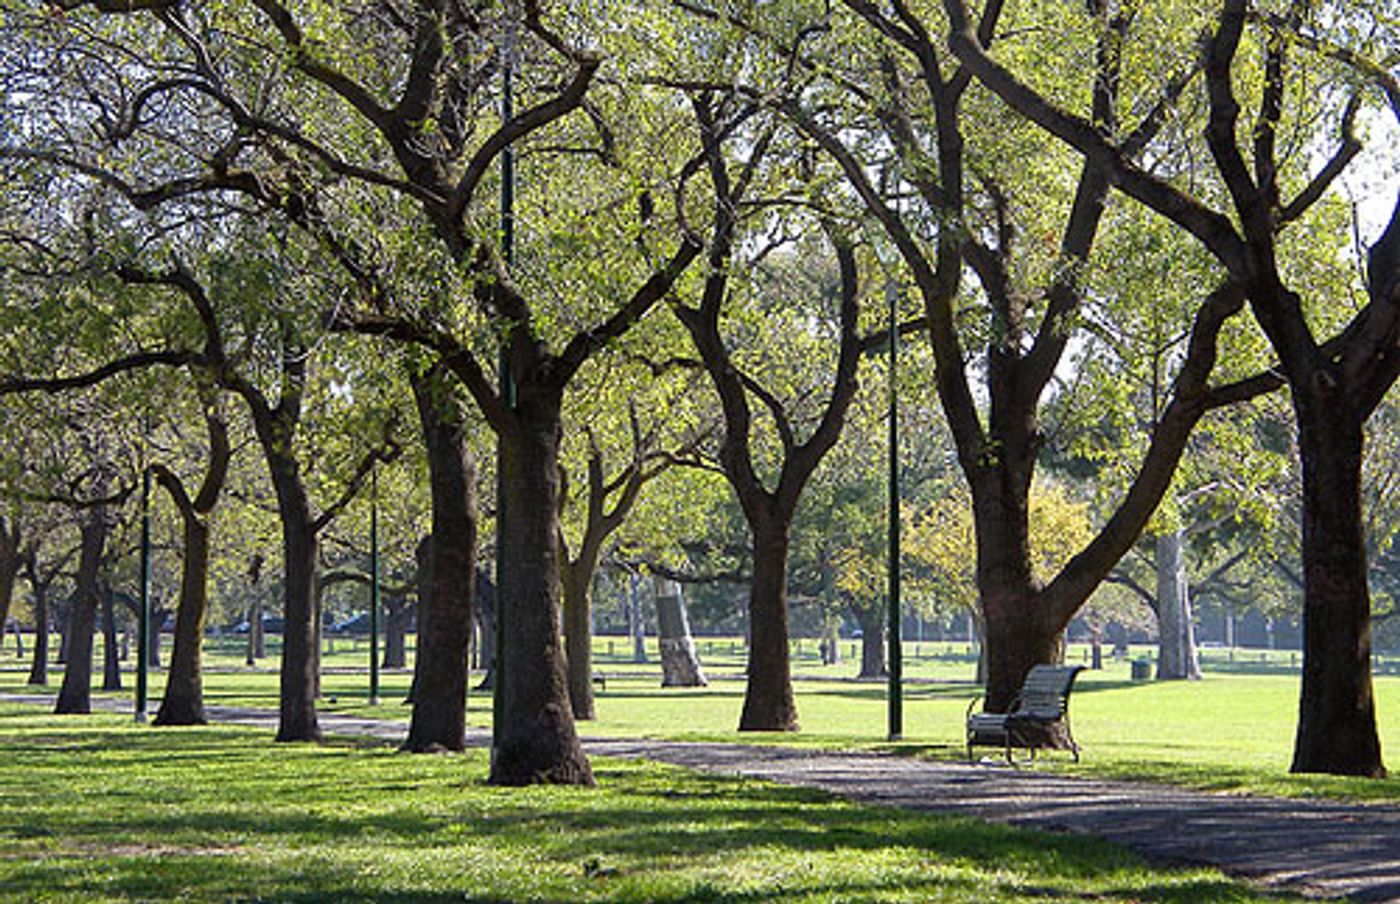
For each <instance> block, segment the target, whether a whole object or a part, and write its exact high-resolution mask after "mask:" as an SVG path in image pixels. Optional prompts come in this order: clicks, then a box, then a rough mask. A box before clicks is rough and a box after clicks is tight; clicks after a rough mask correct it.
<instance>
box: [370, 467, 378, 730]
mask: <svg viewBox="0 0 1400 904" xmlns="http://www.w3.org/2000/svg"><path fill="white" fill-rule="evenodd" d="M369 481H370V490H369V705H370V706H378V705H379V465H378V464H377V463H376V464H375V465H374V469H373V470H372V471H370V475H369Z"/></svg>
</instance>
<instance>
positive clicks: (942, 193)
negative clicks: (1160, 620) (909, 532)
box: [782, 0, 1242, 712]
mask: <svg viewBox="0 0 1400 904" xmlns="http://www.w3.org/2000/svg"><path fill="white" fill-rule="evenodd" d="M846 6H847V8H848V9H849V10H850V12H851V13H852V14H853V15H854V17H855V18H856V19H857V20H858V21H859V22H861V23H863V27H864V28H865V29H866V30H864V31H862V32H861V33H862V34H873V35H874V36H875V37H876V40H875V41H873V42H872V43H871V45H870V47H871V51H870V53H869V54H868V55H865V56H862V55H859V52H858V50H859V48H858V47H857V46H855V45H852V44H851V43H850V42H841V41H838V42H837V43H836V45H835V47H834V48H832V50H831V52H830V54H829V55H828V56H825V57H820V58H819V57H816V56H815V52H814V55H813V57H812V58H811V61H810V62H808V65H811V66H812V67H813V68H814V69H815V70H817V71H819V72H820V71H823V70H822V66H839V67H840V68H839V69H837V70H836V72H835V73H834V74H833V77H832V78H831V79H830V81H829V83H824V84H825V89H824V90H823V91H820V92H816V91H814V92H812V96H811V97H810V98H798V97H792V98H788V99H786V100H785V101H784V103H783V104H782V109H783V110H784V112H785V113H786V114H787V115H788V116H789V117H791V119H792V120H793V122H794V123H796V124H797V126H798V128H800V129H801V130H802V132H803V133H804V134H805V135H807V136H808V137H809V138H810V140H811V141H812V142H814V143H815V144H816V145H817V146H818V147H820V148H821V149H822V150H823V151H824V152H825V153H826V154H827V155H829V156H830V157H831V158H832V159H833V160H834V161H836V163H837V164H838V165H839V166H840V168H841V170H842V172H843V174H844V176H845V179H846V181H847V183H848V184H849V185H850V188H851V190H852V191H853V192H854V194H855V195H856V197H857V198H858V199H859V201H860V203H861V204H862V205H863V206H864V207H865V208H866V210H867V211H868V212H869V215H870V217H871V218H872V219H873V220H874V221H875V222H876V223H877V224H878V225H879V227H880V229H881V231H882V232H883V233H884V234H885V236H886V237H887V239H886V241H887V242H888V244H889V245H892V246H893V248H894V250H895V251H897V252H898V256H899V258H900V260H901V261H902V265H903V267H904V268H905V270H906V273H907V279H908V280H909V281H910V283H911V284H912V286H913V288H914V290H915V292H916V293H917V294H918V295H919V296H920V298H921V300H922V301H923V306H924V311H925V320H926V323H927V328H928V331H929V335H930V341H931V345H932V349H933V354H934V359H935V369H936V380H937V386H938V391H939V396H940V400H941V404H942V408H943V411H944V414H945V416H946V418H947V421H948V424H949V427H950V429H951V432H952V434H953V437H954V442H955V445H956V448H957V454H958V461H959V464H960V466H961V467H962V470H963V473H964V475H965V477H966V480H967V482H968V485H969V488H970V490H971V497H972V503H973V509H974V529H975V532H976V536H977V557H976V561H977V587H978V591H979V605H980V607H981V609H982V612H983V617H984V619H985V630H986V634H987V639H986V640H987V642H986V652H987V656H988V668H989V672H988V688H987V691H988V692H987V700H986V706H987V708H988V709H989V710H990V711H994V712H999V711H1004V710H1005V708H1006V707H1007V706H1008V705H1009V704H1010V702H1011V700H1012V698H1013V697H1014V695H1015V693H1016V691H1017V689H1018V688H1019V687H1020V686H1021V683H1022V679H1023V677H1024V675H1025V674H1026V672H1027V671H1028V670H1029V668H1030V667H1031V666H1033V665H1035V664H1036V663H1040V662H1050V661H1054V660H1056V659H1057V658H1058V657H1059V656H1060V654H1061V647H1062V635H1063V631H1064V628H1065V626H1066V625H1067V624H1068V622H1069V620H1070V619H1071V618H1072V617H1073V616H1074V614H1075V613H1076V612H1077V611H1078V609H1079V608H1080V607H1081V606H1082V605H1083V604H1084V603H1085V601H1086V600H1087V599H1088V598H1089V596H1090V595H1091V593H1092V592H1093V590H1094V588H1095V587H1096V586H1097V585H1098V583H1099V582H1100V581H1101V580H1102V578H1103V577H1104V575H1106V574H1107V573H1108V571H1109V570H1110V569H1111V568H1112V565H1113V564H1114V563H1115V562H1116V561H1117V560H1118V559H1119V558H1120V557H1121V556H1122V554H1123V553H1124V552H1125V551H1126V550H1127V549H1128V548H1129V547H1130V546H1131V543H1132V540H1133V539H1134V538H1135V537H1136V536H1137V534H1138V532H1139V531H1140V529H1141V527H1142V526H1143V525H1144V524H1145V523H1146V522H1147V520H1148V518H1149V517H1150V515H1151V513H1152V510H1153V508H1154V507H1155V505H1156V503H1157V500H1158V499H1159V498H1160V497H1161V494H1162V493H1163V492H1164V491H1165V490H1166V488H1167V486H1168V485H1169V483H1170V479H1171V475H1172V472H1173V469H1174V467H1175V464H1176V461H1177V460H1178V458H1179V456H1180V454H1181V451H1182V449H1183V447H1184V445H1185V441H1186V438H1187V436H1189V434H1190V431H1191V429H1192V427H1193V426H1194V425H1195V423H1196V421H1197V420H1198V419H1199V418H1200V416H1201V415H1202V414H1203V413H1204V412H1205V411H1207V410H1209V409H1211V408H1213V407H1217V406H1220V405H1224V404H1227V403H1229V402H1230V401H1233V400H1234V399H1235V398H1236V397H1237V396H1238V394H1239V390H1238V388H1236V387H1213V386H1211V385H1210V375H1211V370H1212V367H1213V365H1214V360H1215V357H1216V340H1217V337H1218V335H1219V333H1220V330H1221V328H1222V325H1223V324H1224V322H1225V321H1226V320H1227V319H1228V318H1229V317H1230V316H1231V315H1233V314H1234V313H1235V312H1237V311H1238V310H1239V309H1240V307H1241V305H1242V293H1241V292H1240V290H1239V289H1238V287H1236V286H1233V285H1221V286H1219V287H1218V288H1217V289H1216V290H1215V291H1213V292H1212V293H1211V294H1210V296H1209V298H1208V299H1207V301H1206V302H1205V303H1203V304H1201V305H1200V306H1199V308H1198V309H1197V312H1198V313H1197V317H1196V319H1195V324H1194V327H1193V334H1192V336H1191V339H1190V341H1189V343H1188V346H1187V349H1188V351H1187V354H1186V355H1185V356H1184V357H1183V360H1182V361H1181V362H1180V364H1179V366H1178V368H1177V376H1176V380H1175V382H1174V389H1173V395H1172V399H1171V401H1170V403H1168V404H1167V405H1166V406H1165V407H1164V410H1163V413H1162V416H1161V417H1160V418H1159V419H1158V420H1157V422H1156V423H1155V424H1154V425H1153V430H1152V434H1151V440H1150V443H1149V444H1148V446H1147V448H1146V449H1145V450H1144V451H1143V452H1142V457H1141V467H1140V468H1139V469H1138V479H1137V480H1136V481H1135V482H1134V483H1133V484H1132V486H1131V487H1130V488H1129V489H1128V490H1127V492H1126V493H1125V494H1124V496H1123V498H1122V500H1121V501H1120V504H1119V505H1118V507H1117V508H1116V510H1115V512H1114V514H1113V515H1112V516H1111V517H1110V518H1109V519H1108V520H1107V521H1106V522H1105V523H1104V524H1103V525H1102V528H1101V530H1100V531H1099V532H1098V533H1097V534H1096V536H1095V537H1094V538H1093V539H1092V540H1091V541H1090V542H1089V543H1088V544H1087V545H1086V546H1085V548H1084V549H1083V550H1081V551H1080V553H1079V554H1078V555H1076V556H1074V557H1073V558H1071V559H1070V560H1069V561H1068V562H1066V563H1065V565H1064V567H1063V568H1062V569H1061V570H1060V571H1059V572H1058V573H1057V574H1056V575H1055V576H1054V577H1053V578H1052V579H1050V580H1049V581H1048V582H1041V581H1038V580H1036V578H1035V577H1034V575H1033V568H1032V556H1031V550H1030V546H1029V514H1028V513H1029V502H1028V500H1029V493H1030V487H1031V484H1032V481H1033V478H1034V474H1035V470H1036V467H1037V464H1038V461H1039V456H1040V453H1041V450H1042V448H1043V445H1044V441H1045V430H1044V424H1043V423H1042V419H1041V410H1040V409H1041V406H1042V404H1043V402H1044V400H1045V399H1046V397H1047V395H1048V393H1049V391H1050V387H1051V386H1052V384H1053V383H1054V381H1055V377H1056V372H1057V368H1058V367H1059V364H1060V362H1061V361H1062V359H1063V357H1064V355H1065V352H1066V350H1067V349H1068V348H1070V345H1071V342H1072V339H1073V337H1074V335H1075V328H1076V326H1077V325H1078V323H1079V317H1080V313H1081V311H1082V308H1083V304H1084V301H1085V299H1086V297H1089V296H1090V295H1091V294H1092V292H1093V291H1094V286H1093V285H1092V282H1091V281H1089V280H1088V279H1087V278H1086V277H1087V274H1088V272H1089V265H1090V261H1091V260H1092V252H1093V248H1094V243H1095V240H1096V238H1097V236H1098V233H1099V231H1100V225H1101V222H1102V219H1103V213H1104V209H1105V206H1104V205H1105V200H1106V197H1107V192H1108V180H1107V177H1106V174H1105V173H1104V172H1103V171H1102V170H1101V169H1100V168H1099V167H1098V166H1097V165H1096V164H1094V163H1093V162H1092V161H1091V162H1090V164H1088V165H1086V166H1084V167H1083V168H1082V169H1081V170H1080V172H1079V175H1078V177H1077V179H1074V178H1067V177H1068V176H1069V173H1070V172H1072V168H1071V167H1067V166H1066V162H1067V161H1066V160H1065V159H1064V158H1063V156H1062V155H1060V154H1057V152H1056V150H1055V148H1053V147H1049V146H1047V145H1046V143H1045V141H1043V140H1039V139H1038V138H1037V136H1036V135H1035V134H1033V133H1030V132H1028V130H1027V129H1025V128H1022V127H1018V126H1017V123H1016V122H1015V121H1014V120H1012V119H1008V118H1006V117H1005V116H1004V115H998V113H997V111H996V109H995V108H994V107H992V106H989V105H987V104H986V99H985V97H983V96H981V95H978V94H977V92H975V91H972V92H970V90H969V89H970V88H972V87H973V84H974V83H973V81H972V72H971V70H970V69H969V68H968V67H966V66H964V65H960V64H959V63H958V62H957V61H955V60H952V59H950V58H948V56H947V54H946V52H945V50H944V49H943V46H942V43H941V39H940V37H939V34H940V33H941V31H942V29H943V26H942V25H941V24H940V23H938V22H937V21H936V20H935V17H934V16H933V15H928V16H924V15H921V13H920V12H918V11H915V10H913V9H912V8H909V7H907V6H903V5H899V6H896V7H895V8H894V9H893V10H892V11H887V10H884V9H882V8H880V7H878V6H877V5H875V4H869V3H864V2H859V0H854V2H848V3H847V4H846ZM1094 10H1095V12H1094V13H1093V14H1092V16H1091V20H1092V22H1093V23H1094V30H1093V32H1092V34H1093V38H1092V39H1091V42H1090V44H1091V46H1090V47H1089V48H1088V52H1087V54H1086V55H1087V57H1088V58H1089V59H1090V60H1092V63H1091V64H1090V65H1089V66H1088V67H1087V70H1088V72H1089V73H1090V77H1089V79H1088V85H1085V86H1083V88H1082V89H1081V90H1079V91H1077V92H1076V93H1077V94H1082V95H1084V96H1090V95H1092V97H1093V107H1094V116H1095V123H1096V127H1097V128H1100V129H1104V130H1113V131H1115V133H1119V134H1123V135H1124V136H1125V143H1126V146H1127V150H1126V152H1125V153H1127V154H1128V155H1130V156H1131V155H1134V154H1137V153H1139V152H1140V151H1141V150H1142V149H1143V148H1145V147H1146V145H1147V144H1148V143H1149V142H1150V141H1151V139H1152V138H1153V136H1154V135H1156V134H1157V132H1158V131H1159V130H1160V128H1161V126H1162V119H1161V116H1160V111H1161V110H1162V109H1163V108H1164V107H1165V106H1166V105H1167V103H1169V101H1170V100H1171V99H1172V98H1173V97H1174V96H1175V93H1176V92H1178V91H1180V90H1181V87H1182V84H1184V81H1185V75H1186V74H1189V66H1188V67H1187V72H1186V73H1180V72H1174V73H1173V75H1174V76H1176V81H1173V83H1172V84H1171V85H1169V86H1168V89H1167V90H1166V92H1165V97H1151V96H1139V97H1134V98H1133V101H1134V102H1135V104H1136V106H1137V108H1138V109H1144V108H1145V109H1146V110H1147V112H1146V114H1145V115H1142V116H1140V117H1139V118H1138V121H1137V122H1135V123H1132V124H1130V125H1129V126H1125V127H1120V124H1119V112H1120V109H1122V108H1125V107H1127V106H1128V103H1127V102H1126V100H1125V99H1124V98H1122V97H1121V96H1120V95H1121V92H1122V90H1123V88H1124V80H1123V79H1122V78H1120V76H1121V75H1122V52H1123V47H1124V41H1126V40H1127V32H1128V28H1127V25H1128V22H1127V20H1125V19H1123V18H1121V17H1116V16H1113V15H1110V14H1109V13H1108V12H1107V11H1104V10H1100V9H1099V8H1098V7H1097V6H1096V7H1095V8H1094ZM1055 12H1056V13H1057V14H1058V12H1059V8H1056V9H1055ZM1001 14H1002V4H1000V3H990V4H987V5H986V6H985V8H984V9H983V10H982V14H981V18H980V20H979V22H978V24H977V29H978V34H979V35H980V36H981V37H982V39H983V40H987V41H990V40H991V38H992V36H993V35H995V34H997V33H998V31H999V30H1002V29H1003V28H1004V27H1005V24H1004V23H1002V22H1001V21H1000V20H1001V17H1002V16H1001ZM1066 14H1067V15H1068V14H1071V13H1066ZM930 20H934V21H930ZM1061 58H1062V55H1057V56H1056V57H1055V60H1060V59H1061ZM802 59H803V60H804V61H806V60H807V58H806V57H802ZM818 59H820V60H821V64H820V65H819V64H818V63H817V62H816V60H818ZM1042 59H1044V58H1042ZM846 61H849V62H846ZM1066 61H1068V59H1067V58H1066ZM1077 61H1078V62H1083V60H1082V59H1078V58H1077ZM1046 62H1047V64H1048V63H1050V62H1053V61H1051V60H1046ZM1085 69H1086V67H1084V66H1082V65H1076V66H1067V67H1066V71H1065V72H1064V73H1047V74H1053V75H1063V77H1064V79H1066V80H1068V79H1070V78H1074V79H1082V78H1083V72H1084V71H1085ZM1179 83H1182V84H1179ZM1075 84H1078V82H1077V81H1076V82H1075ZM987 123H995V125H993V126H990V127H988V126H986V125H985V124H987ZM877 171H883V172H884V173H886V174H887V176H888V178H887V179H885V180H883V182H877V180H876V179H874V178H873V176H874V174H875V173H876V172H877ZM965 273H971V274H972V275H974V276H975V277H976V285H975V290H976V291H975V292H974V291H971V290H969V289H968V288H965V287H964V284H963V283H964V275H965ZM969 300H971V301H973V302H975V306H974V307H972V308H969V306H968V302H969ZM974 349H975V352H974ZM974 362H975V367H974V366H973V363H974Z"/></svg>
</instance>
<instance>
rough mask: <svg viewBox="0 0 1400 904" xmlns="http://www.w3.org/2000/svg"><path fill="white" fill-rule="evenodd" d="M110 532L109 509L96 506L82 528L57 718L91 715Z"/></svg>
mask: <svg viewBox="0 0 1400 904" xmlns="http://www.w3.org/2000/svg"><path fill="white" fill-rule="evenodd" d="M110 530H111V524H110V523H109V521H108V515H107V507H106V506H105V505H96V506H93V507H92V508H91V509H90V510H89V511H88V516H87V519H86V520H85V521H84V522H83V525H82V528H81V537H82V541H81V542H82V547H81V551H80V552H79V554H78V577H77V581H76V586H75V587H74V592H73V602H72V604H71V606H70V607H69V614H68V631H67V638H68V642H67V659H66V664H65V666H64V669H63V686H62V687H61V688H60V689H59V692H58V702H57V704H56V705H55V706H54V712H55V713H56V714H58V715H74V714H86V713H90V712H92V638H93V631H94V630H95V629H96V627H97V607H98V606H99V605H100V597H101V593H102V588H101V586H100V583H99V578H100V572H101V568H102V558H103V555H104V553H105V552H106V548H107V534H108V532H109V531H110Z"/></svg>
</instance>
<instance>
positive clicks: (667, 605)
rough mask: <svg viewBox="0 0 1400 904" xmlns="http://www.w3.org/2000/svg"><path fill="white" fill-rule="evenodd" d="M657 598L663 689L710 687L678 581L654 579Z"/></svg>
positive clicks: (658, 577) (657, 629)
mask: <svg viewBox="0 0 1400 904" xmlns="http://www.w3.org/2000/svg"><path fill="white" fill-rule="evenodd" d="M652 588H653V590H654V591H655V593H654V595H655V597H656V634H657V638H658V642H659V644H660V646H661V686H662V687H708V686H709V683H710V682H709V681H707V680H706V679H705V670H704V669H703V668H701V666H700V654H699V653H698V652H696V649H695V640H694V638H692V637H691V636H690V619H689V617H687V615H686V611H685V597H684V596H682V595H681V585H680V583H679V582H678V581H673V580H671V579H670V578H663V577H661V576H659V575H656V576H653V578H652Z"/></svg>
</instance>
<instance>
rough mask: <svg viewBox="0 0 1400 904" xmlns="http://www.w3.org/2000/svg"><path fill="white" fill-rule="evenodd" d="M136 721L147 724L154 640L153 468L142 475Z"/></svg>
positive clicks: (147, 469) (147, 466)
mask: <svg viewBox="0 0 1400 904" xmlns="http://www.w3.org/2000/svg"><path fill="white" fill-rule="evenodd" d="M136 632H137V637H136V721H137V722H145V721H146V696H147V694H146V691H147V681H146V679H147V669H148V665H147V662H148V656H149V649H150V642H151V640H150V638H151V466H150V465H149V464H148V465H146V467H145V469H144V470H142V472H141V604H140V609H138V610H137V613H136Z"/></svg>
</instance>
